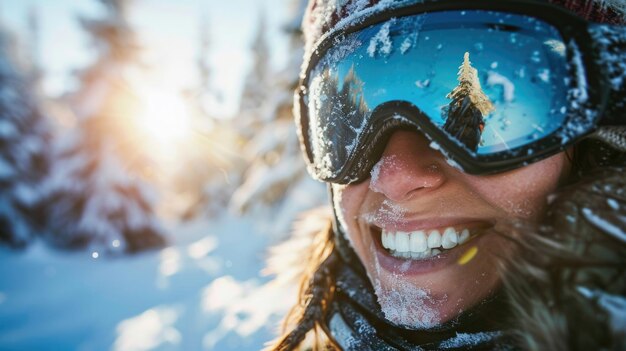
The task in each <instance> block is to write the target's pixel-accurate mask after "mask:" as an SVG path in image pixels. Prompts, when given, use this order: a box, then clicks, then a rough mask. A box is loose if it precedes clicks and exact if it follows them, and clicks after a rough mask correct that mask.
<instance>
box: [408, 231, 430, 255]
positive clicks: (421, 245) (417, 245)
mask: <svg viewBox="0 0 626 351" xmlns="http://www.w3.org/2000/svg"><path fill="white" fill-rule="evenodd" d="M410 247H411V251H413V252H424V251H426V249H428V245H426V234H424V231H422V230H418V231H416V232H414V233H411V240H410Z"/></svg>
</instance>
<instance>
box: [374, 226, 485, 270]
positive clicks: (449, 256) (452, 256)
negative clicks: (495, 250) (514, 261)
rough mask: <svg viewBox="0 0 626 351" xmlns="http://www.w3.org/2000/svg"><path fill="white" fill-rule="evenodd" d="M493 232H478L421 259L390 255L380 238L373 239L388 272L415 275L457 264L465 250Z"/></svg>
mask: <svg viewBox="0 0 626 351" xmlns="http://www.w3.org/2000/svg"><path fill="white" fill-rule="evenodd" d="M489 235H493V234H487V233H485V234H480V235H479V236H477V237H475V238H473V239H471V240H470V241H468V242H466V243H465V244H463V245H460V246H457V247H455V248H453V249H450V250H446V251H444V252H442V253H440V254H439V255H436V256H433V257H430V258H427V259H423V260H411V259H402V258H397V257H393V256H391V254H390V253H389V252H388V251H387V250H386V249H384V248H383V247H382V246H381V243H380V240H374V243H375V244H374V245H376V256H377V257H378V263H379V265H380V266H381V267H382V268H383V269H385V270H386V271H388V272H392V273H396V274H402V275H417V274H425V273H432V272H435V271H437V270H440V269H443V268H446V267H448V266H450V265H457V262H458V261H459V258H461V256H463V254H464V253H465V252H467V250H468V249H469V248H471V247H473V246H479V243H480V241H482V240H483V239H484V238H485V237H486V236H489Z"/></svg>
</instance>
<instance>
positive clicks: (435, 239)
mask: <svg viewBox="0 0 626 351" xmlns="http://www.w3.org/2000/svg"><path fill="white" fill-rule="evenodd" d="M439 246H441V234H439V231H438V230H436V229H435V230H433V231H432V232H430V234H428V247H430V248H431V249H432V248H435V247H439Z"/></svg>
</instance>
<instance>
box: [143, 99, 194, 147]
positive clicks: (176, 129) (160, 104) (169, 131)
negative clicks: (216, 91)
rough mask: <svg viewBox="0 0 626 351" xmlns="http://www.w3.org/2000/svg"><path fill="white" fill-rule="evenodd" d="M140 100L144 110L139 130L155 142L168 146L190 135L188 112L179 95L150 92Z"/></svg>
mask: <svg viewBox="0 0 626 351" xmlns="http://www.w3.org/2000/svg"><path fill="white" fill-rule="evenodd" d="M142 100H143V103H144V108H143V113H142V114H141V116H140V118H139V122H140V128H142V129H143V130H144V131H145V132H146V133H147V134H148V135H149V136H150V137H151V138H153V139H154V140H155V141H157V142H158V143H160V144H163V145H169V144H171V143H173V142H177V141H180V140H182V139H184V138H185V137H187V136H188V135H189V134H190V131H191V127H190V121H189V111H188V110H187V106H186V105H185V102H184V101H183V99H182V98H181V97H180V96H179V95H177V94H176V93H165V92H160V91H150V92H147V93H146V94H145V97H144V98H143V99H142Z"/></svg>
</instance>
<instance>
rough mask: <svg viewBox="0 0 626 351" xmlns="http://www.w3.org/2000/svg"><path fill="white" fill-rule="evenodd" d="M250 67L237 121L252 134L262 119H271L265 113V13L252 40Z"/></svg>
mask: <svg viewBox="0 0 626 351" xmlns="http://www.w3.org/2000/svg"><path fill="white" fill-rule="evenodd" d="M251 49H252V68H251V70H250V72H249V73H248V75H247V76H246V79H245V81H244V86H243V91H242V95H241V105H240V114H239V117H238V123H242V122H243V123H244V124H246V127H247V128H249V129H250V130H249V131H248V132H247V133H246V134H250V135H251V134H253V133H254V132H255V131H254V129H255V126H258V125H259V124H260V123H262V121H263V120H271V119H272V118H273V116H271V115H268V114H267V113H265V111H264V108H265V107H266V106H267V99H268V98H269V89H271V87H270V85H271V82H270V81H269V79H268V77H270V72H271V67H270V64H269V60H270V57H269V48H268V43H267V23H266V20H265V14H264V13H262V14H261V15H260V17H259V22H258V28H257V30H256V36H255V37H254V39H253V42H252V48H251Z"/></svg>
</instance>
